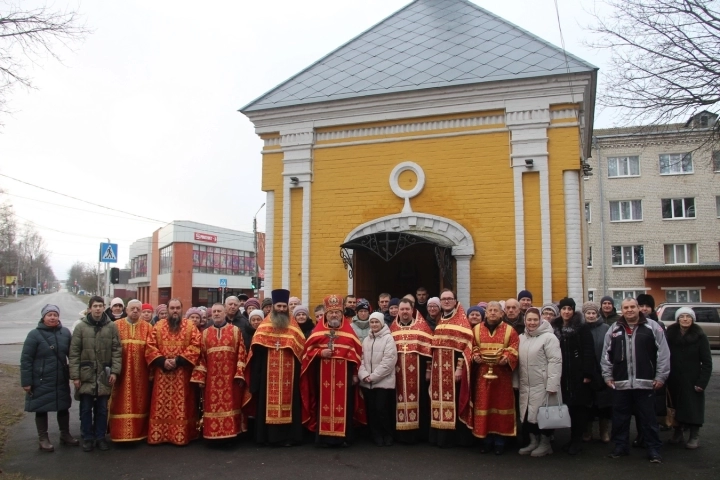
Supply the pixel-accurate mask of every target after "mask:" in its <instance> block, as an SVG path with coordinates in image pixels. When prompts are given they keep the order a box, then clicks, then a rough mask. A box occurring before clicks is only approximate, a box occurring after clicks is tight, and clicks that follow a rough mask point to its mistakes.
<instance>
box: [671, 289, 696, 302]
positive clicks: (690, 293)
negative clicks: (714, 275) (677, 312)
mask: <svg viewBox="0 0 720 480" xmlns="http://www.w3.org/2000/svg"><path fill="white" fill-rule="evenodd" d="M665 301H667V302H671V303H688V302H700V301H701V300H700V290H698V289H687V290H686V289H676V290H665Z"/></svg>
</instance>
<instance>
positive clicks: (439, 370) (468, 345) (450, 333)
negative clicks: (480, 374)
mask: <svg viewBox="0 0 720 480" xmlns="http://www.w3.org/2000/svg"><path fill="white" fill-rule="evenodd" d="M472 341H473V336H472V329H471V328H470V323H469V322H468V320H467V318H466V317H465V310H464V309H463V307H462V306H461V305H458V306H457V308H456V310H455V312H454V314H453V316H452V317H451V318H449V319H443V318H441V319H440V321H439V322H438V324H437V327H435V331H434V332H433V340H432V373H431V376H430V427H431V428H436V429H438V430H455V428H456V421H457V420H459V421H461V422H462V423H464V424H465V425H467V426H468V427H470V428H472V399H471V398H470V369H469V368H468V365H469V364H470V362H471V361H472ZM456 357H457V358H458V359H459V360H458V361H457V362H456V360H455V359H456ZM459 363H462V365H461V368H462V376H461V379H460V388H459V391H456V386H455V369H456V367H457V366H458V364H459Z"/></svg>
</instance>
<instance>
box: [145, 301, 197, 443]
mask: <svg viewBox="0 0 720 480" xmlns="http://www.w3.org/2000/svg"><path fill="white" fill-rule="evenodd" d="M167 309H168V317H167V318H166V319H164V320H160V321H158V323H156V324H155V327H154V328H153V329H152V332H151V333H150V336H149V337H148V340H147V347H146V349H145V360H146V361H147V363H148V365H149V366H150V367H152V369H153V389H152V400H151V402H150V421H149V424H148V443H150V444H158V443H174V444H175V445H187V444H188V443H190V441H191V440H195V439H196V438H197V437H198V430H197V421H198V418H197V410H196V403H195V389H194V388H193V386H192V385H190V376H191V375H192V371H193V368H195V365H196V364H197V362H198V358H199V356H200V331H199V330H198V329H197V328H196V327H195V325H194V324H193V322H191V321H190V320H188V319H186V318H182V314H181V312H182V303H180V300H178V299H172V300H170V302H168V307H167Z"/></svg>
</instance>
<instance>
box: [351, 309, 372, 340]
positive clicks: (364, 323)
mask: <svg viewBox="0 0 720 480" xmlns="http://www.w3.org/2000/svg"><path fill="white" fill-rule="evenodd" d="M352 329H353V330H354V331H355V335H357V336H358V339H360V343H362V342H363V341H364V340H365V338H366V337H367V336H368V334H369V333H370V320H369V319H368V320H360V319H359V318H358V317H357V315H356V316H354V317H353V319H352Z"/></svg>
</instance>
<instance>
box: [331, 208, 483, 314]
mask: <svg viewBox="0 0 720 480" xmlns="http://www.w3.org/2000/svg"><path fill="white" fill-rule="evenodd" d="M474 254H475V244H474V242H473V239H472V236H471V235H470V233H469V232H468V231H467V229H465V228H464V227H463V226H462V225H460V224H459V223H457V222H455V221H454V220H450V219H448V218H445V217H440V216H437V215H431V214H427V213H418V212H403V213H399V214H395V215H388V216H386V217H381V218H377V219H375V220H372V221H370V222H367V223H364V224H362V225H359V226H357V227H356V228H354V229H353V230H352V231H351V232H350V233H349V234H348V235H347V237H346V238H345V241H344V242H343V244H342V245H341V248H340V255H341V257H342V258H343V263H344V264H345V268H346V269H348V293H352V294H355V295H356V296H358V297H365V298H368V299H369V300H370V301H371V302H373V303H374V302H375V301H376V300H377V295H378V294H379V293H381V292H383V291H387V292H388V293H391V294H393V295H404V294H405V293H408V292H414V291H415V289H416V288H417V287H418V286H424V287H426V288H427V289H428V291H429V293H430V294H433V295H434V294H438V293H439V292H440V290H441V289H442V288H451V289H453V290H455V291H456V293H457V298H458V300H459V301H460V302H461V303H462V304H463V305H466V306H467V305H468V302H469V300H470V259H471V258H472V256H473V255H474Z"/></svg>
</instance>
